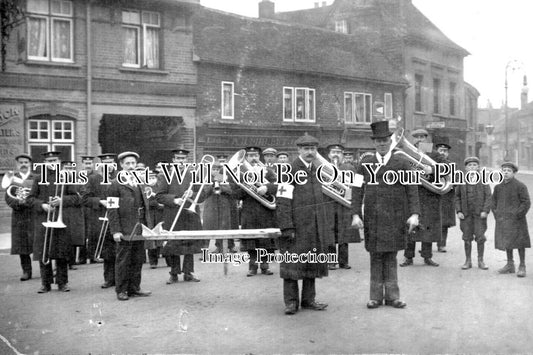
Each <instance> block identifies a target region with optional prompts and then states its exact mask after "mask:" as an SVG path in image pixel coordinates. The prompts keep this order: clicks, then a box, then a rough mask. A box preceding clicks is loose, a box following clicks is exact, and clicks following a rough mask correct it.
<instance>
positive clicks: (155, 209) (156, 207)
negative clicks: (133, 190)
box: [144, 186, 165, 249]
mask: <svg viewBox="0 0 533 355" xmlns="http://www.w3.org/2000/svg"><path fill="white" fill-rule="evenodd" d="M149 191H152V195H151V196H150V197H148V196H149V194H150V192H149ZM144 192H145V194H147V195H146V196H147V197H148V204H149V205H150V218H151V219H152V223H153V224H154V226H155V225H157V224H158V223H159V222H161V221H163V210H164V207H165V206H163V205H162V204H161V203H159V202H157V200H156V198H155V193H154V192H153V187H152V186H145V187H144ZM164 243H165V242H164V241H161V240H147V241H146V242H144V247H145V248H146V249H156V248H157V247H162V246H163V245H164Z"/></svg>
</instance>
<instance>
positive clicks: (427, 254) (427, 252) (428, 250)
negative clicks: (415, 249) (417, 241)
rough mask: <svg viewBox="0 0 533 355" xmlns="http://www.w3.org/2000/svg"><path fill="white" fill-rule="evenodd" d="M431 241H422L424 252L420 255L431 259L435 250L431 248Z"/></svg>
mask: <svg viewBox="0 0 533 355" xmlns="http://www.w3.org/2000/svg"><path fill="white" fill-rule="evenodd" d="M431 244H432V243H431V242H422V252H421V253H420V255H421V256H422V257H423V258H424V259H431V258H432V257H433V252H432V250H431Z"/></svg>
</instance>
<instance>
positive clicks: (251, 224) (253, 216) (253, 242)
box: [234, 169, 278, 251]
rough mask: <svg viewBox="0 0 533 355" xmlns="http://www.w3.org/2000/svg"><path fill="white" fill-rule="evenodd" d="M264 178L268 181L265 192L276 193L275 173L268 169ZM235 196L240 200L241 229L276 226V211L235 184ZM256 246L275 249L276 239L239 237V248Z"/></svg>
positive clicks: (245, 248)
mask: <svg viewBox="0 0 533 355" xmlns="http://www.w3.org/2000/svg"><path fill="white" fill-rule="evenodd" d="M265 178H266V179H267V180H268V181H269V182H270V183H268V184H266V187H267V194H269V195H271V196H275V195H276V190H277V185H276V184H274V183H273V182H275V180H276V176H275V174H274V173H273V172H272V170H270V169H269V170H268V171H267V173H266V174H265ZM234 191H235V196H236V198H237V199H238V200H242V209H241V229H256V228H276V227H277V222H276V211H275V210H271V209H269V208H267V207H265V206H263V205H262V204H261V203H260V202H259V201H257V200H256V199H255V198H253V197H252V196H250V195H249V194H248V193H247V192H246V191H244V190H243V189H242V188H240V187H239V186H238V185H235V190H234ZM256 248H264V249H267V250H276V249H277V248H278V246H277V242H276V239H274V238H268V239H241V246H240V249H241V250H243V251H244V250H254V249H256Z"/></svg>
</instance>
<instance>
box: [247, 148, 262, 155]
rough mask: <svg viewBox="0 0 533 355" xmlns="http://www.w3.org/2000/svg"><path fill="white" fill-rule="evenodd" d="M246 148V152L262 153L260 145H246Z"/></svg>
mask: <svg viewBox="0 0 533 355" xmlns="http://www.w3.org/2000/svg"><path fill="white" fill-rule="evenodd" d="M244 150H246V153H258V154H260V153H261V148H259V147H246V148H244Z"/></svg>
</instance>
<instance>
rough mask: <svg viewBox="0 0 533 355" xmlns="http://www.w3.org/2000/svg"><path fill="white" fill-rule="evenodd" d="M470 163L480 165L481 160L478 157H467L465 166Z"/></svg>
mask: <svg viewBox="0 0 533 355" xmlns="http://www.w3.org/2000/svg"><path fill="white" fill-rule="evenodd" d="M468 163H478V164H479V158H478V157H467V158H466V159H465V166H466V165H468Z"/></svg>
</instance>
